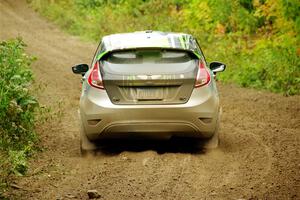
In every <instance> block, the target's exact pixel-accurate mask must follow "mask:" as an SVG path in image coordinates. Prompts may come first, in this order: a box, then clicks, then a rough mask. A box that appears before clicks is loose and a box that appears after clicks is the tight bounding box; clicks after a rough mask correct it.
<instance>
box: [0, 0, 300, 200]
mask: <svg viewBox="0 0 300 200" xmlns="http://www.w3.org/2000/svg"><path fill="white" fill-rule="evenodd" d="M16 36H22V37H23V39H24V41H25V42H26V43H27V44H28V49H27V51H28V52H29V53H31V54H33V55H36V56H37V57H38V61H37V62H36V63H35V64H34V66H33V71H34V73H35V75H36V84H42V85H45V86H44V87H45V89H44V90H43V91H42V92H40V93H39V100H40V102H41V104H42V105H47V106H51V107H52V108H54V109H57V110H58V111H59V112H60V114H61V115H54V116H53V117H52V119H50V120H49V121H48V123H47V124H44V125H42V126H40V127H37V130H38V132H39V133H40V135H41V145H42V146H43V147H44V148H45V151H43V152H41V153H39V154H38V155H36V156H35V157H34V158H33V159H32V160H31V165H30V166H31V168H30V170H29V173H28V175H27V176H26V177H23V178H18V179H16V182H17V183H18V184H19V185H21V186H22V187H23V188H25V189H24V190H13V189H12V190H10V191H9V192H8V194H7V195H8V196H11V197H12V198H14V199H54V198H62V199H67V198H68V196H73V198H74V199H86V198H87V195H86V191H87V190H88V189H97V190H98V191H99V192H100V193H101V195H102V197H103V198H102V199H116V200H118V199H120V200H121V199H251V198H252V199H255V198H258V199H299V198H300V195H299V191H300V188H299V185H300V174H299V173H300V160H299V159H300V154H299V146H300V137H299V135H300V134H299V133H300V97H299V96H293V97H283V96H281V95H280V94H272V93H269V92H265V91H256V90H252V89H242V88H238V87H236V86H233V85H223V84H221V83H219V89H220V96H221V104H222V106H223V116H222V120H221V128H220V131H221V144H220V147H219V148H218V149H216V150H213V151H208V152H202V151H197V150H196V149H195V148H193V147H191V145H190V144H186V143H177V144H176V145H170V144H169V143H168V142H162V143H153V142H151V141H149V142H145V143H142V144H141V143H139V142H136V143H131V144H124V142H122V141H121V142H119V143H116V144H115V146H112V147H110V148H109V149H107V150H105V151H101V152H98V154H97V155H96V156H93V157H87V158H81V157H80V156H79V132H78V128H79V127H78V124H77V120H78V119H77V109H78V101H79V95H80V77H77V76H74V75H73V74H71V70H70V66H72V65H73V64H76V63H89V62H90V60H91V57H92V55H93V53H94V50H95V49H96V46H97V44H92V43H87V42H82V41H81V40H80V39H78V38H77V37H73V36H70V35H67V34H65V33H63V32H61V31H60V30H59V29H57V28H56V27H55V26H54V25H53V24H51V23H49V22H47V21H46V20H44V19H42V18H41V17H40V16H39V15H38V14H36V13H34V12H33V11H32V10H31V9H30V8H29V7H28V5H27V4H26V2H25V0H18V1H12V0H0V39H1V40H2V39H7V38H12V37H16ZM229 67H230V65H229ZM225 73H226V72H225Z"/></svg>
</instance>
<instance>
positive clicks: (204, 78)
mask: <svg viewBox="0 0 300 200" xmlns="http://www.w3.org/2000/svg"><path fill="white" fill-rule="evenodd" d="M209 81H210V74H209V72H208V70H207V69H206V67H205V63H204V62H203V61H202V60H200V61H199V69H198V73H197V77H196V82H195V87H196V88H197V87H201V86H204V85H206V84H208V83H209Z"/></svg>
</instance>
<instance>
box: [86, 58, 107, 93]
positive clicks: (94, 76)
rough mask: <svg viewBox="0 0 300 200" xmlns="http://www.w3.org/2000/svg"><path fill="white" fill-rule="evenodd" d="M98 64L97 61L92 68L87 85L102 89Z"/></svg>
mask: <svg viewBox="0 0 300 200" xmlns="http://www.w3.org/2000/svg"><path fill="white" fill-rule="evenodd" d="M99 66H100V65H99V62H98V61H97V62H96V63H95V65H94V67H93V70H92V72H91V73H90V75H89V78H88V83H89V84H90V85H91V86H92V87H95V88H99V89H104V85H103V81H102V77H101V73H100V69H99Z"/></svg>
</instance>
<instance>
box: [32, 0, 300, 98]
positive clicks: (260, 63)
mask: <svg viewBox="0 0 300 200" xmlns="http://www.w3.org/2000/svg"><path fill="white" fill-rule="evenodd" d="M31 5H32V6H33V8H34V9H36V10H37V11H38V12H40V13H41V14H42V15H44V16H46V17H47V18H48V19H50V20H51V21H53V22H55V23H56V24H58V25H59V26H61V27H62V28H63V29H65V30H67V31H68V32H69V33H71V34H74V35H80V36H82V37H83V38H87V39H90V40H94V41H98V40H99V39H100V37H101V36H103V35H106V34H112V33H119V32H131V31H139V30H147V29H152V30H161V31H174V32H188V33H191V34H193V35H194V36H196V37H197V38H198V40H199V41H200V43H201V45H202V47H203V50H204V52H205V53H206V57H207V59H208V61H212V60H220V61H223V62H225V63H226V64H227V65H228V69H227V71H226V72H225V73H222V74H220V75H219V78H220V80H222V81H224V82H234V83H237V84H239V85H241V86H244V87H253V88H259V89H267V90H270V91H273V92H281V93H283V94H285V95H293V94H300V37H299V35H300V12H299V10H300V2H299V1H298V0H266V1H256V0H254V1H252V0H192V1H187V0H164V1H162V0H147V1H145V0H113V1H106V0H75V1H70V0H66V1H49V0H31Z"/></svg>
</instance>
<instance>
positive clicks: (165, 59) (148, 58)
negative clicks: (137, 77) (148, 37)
mask: <svg viewBox="0 0 300 200" xmlns="http://www.w3.org/2000/svg"><path fill="white" fill-rule="evenodd" d="M192 59H193V58H192V57H191V55H190V53H189V52H185V51H174V50H130V51H118V52H113V53H111V54H110V55H109V56H108V57H107V59H106V60H107V61H108V62H110V63H116V64H119V63H132V64H135V63H136V64H138V63H183V62H188V61H190V60H192Z"/></svg>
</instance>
